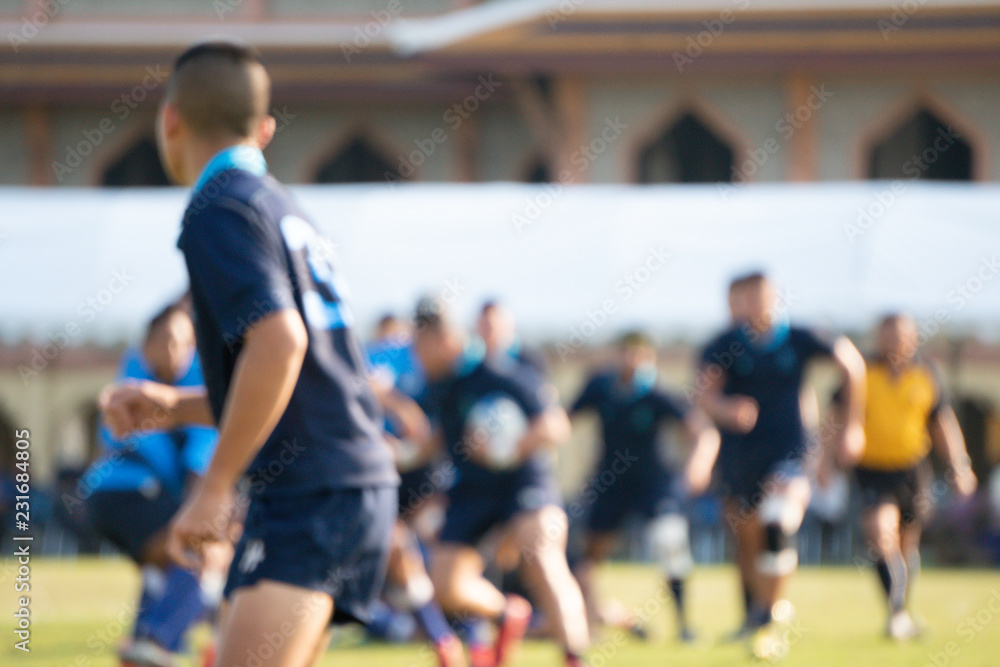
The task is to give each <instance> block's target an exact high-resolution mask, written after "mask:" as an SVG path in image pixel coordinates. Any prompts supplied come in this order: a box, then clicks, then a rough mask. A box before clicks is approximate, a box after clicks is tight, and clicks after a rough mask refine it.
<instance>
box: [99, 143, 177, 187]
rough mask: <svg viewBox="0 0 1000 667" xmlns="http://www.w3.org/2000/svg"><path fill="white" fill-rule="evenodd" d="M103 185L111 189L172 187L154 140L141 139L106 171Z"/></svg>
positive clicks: (102, 180) (102, 179) (102, 181)
mask: <svg viewBox="0 0 1000 667" xmlns="http://www.w3.org/2000/svg"><path fill="white" fill-rule="evenodd" d="M101 185H104V186H105V187H110V188H122V187H148V186H161V185H170V179H169V178H167V174H166V172H164V171H163V165H162V164H161V163H160V155H159V153H158V152H157V150H156V142H155V141H154V140H153V138H152V137H145V138H143V139H140V140H139V141H137V142H136V143H135V144H133V145H132V147H131V148H129V149H128V150H127V151H125V153H123V154H122V156H121V157H119V158H118V159H117V160H115V161H114V163H112V165H111V166H110V167H108V168H107V169H105V170H104V176H103V177H102V178H101Z"/></svg>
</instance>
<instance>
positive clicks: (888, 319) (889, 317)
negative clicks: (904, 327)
mask: <svg viewBox="0 0 1000 667" xmlns="http://www.w3.org/2000/svg"><path fill="white" fill-rule="evenodd" d="M912 321H913V317H912V316H911V315H910V314H909V313H904V312H902V311H892V312H889V313H885V314H883V315H882V317H881V318H880V319H879V322H878V328H879V329H885V328H886V327H890V326H895V325H897V324H902V323H903V322H912Z"/></svg>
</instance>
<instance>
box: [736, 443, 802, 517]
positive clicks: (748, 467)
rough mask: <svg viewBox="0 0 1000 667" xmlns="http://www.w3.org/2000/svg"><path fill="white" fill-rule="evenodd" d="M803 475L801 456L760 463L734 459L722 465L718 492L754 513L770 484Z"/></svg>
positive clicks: (765, 495) (761, 461)
mask: <svg viewBox="0 0 1000 667" xmlns="http://www.w3.org/2000/svg"><path fill="white" fill-rule="evenodd" d="M804 474H805V473H803V472H802V458H801V455H793V456H789V457H785V458H780V459H771V460H766V459H765V460H760V461H753V460H742V461H741V460H738V459H734V460H731V461H728V462H726V463H725V464H724V465H723V468H722V475H721V480H720V482H721V484H720V485H721V487H722V488H721V489H720V491H721V493H722V495H723V496H724V497H726V498H729V499H731V500H735V501H736V502H737V503H739V504H740V505H741V506H742V507H744V508H746V509H756V507H757V506H758V505H760V503H761V501H763V500H764V498H766V497H767V493H768V486H769V485H770V484H772V483H775V482H784V481H787V480H790V479H792V478H795V477H801V476H803V475H804Z"/></svg>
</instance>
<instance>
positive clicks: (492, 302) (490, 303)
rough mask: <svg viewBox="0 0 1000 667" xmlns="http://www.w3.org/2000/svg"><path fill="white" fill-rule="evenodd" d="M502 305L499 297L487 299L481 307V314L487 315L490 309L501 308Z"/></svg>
mask: <svg viewBox="0 0 1000 667" xmlns="http://www.w3.org/2000/svg"><path fill="white" fill-rule="evenodd" d="M500 306H501V303H500V301H499V300H498V299H487V300H486V301H483V305H482V306H480V307H479V314H480V315H485V314H486V313H488V312H489V311H491V310H493V309H494V308H499V307H500Z"/></svg>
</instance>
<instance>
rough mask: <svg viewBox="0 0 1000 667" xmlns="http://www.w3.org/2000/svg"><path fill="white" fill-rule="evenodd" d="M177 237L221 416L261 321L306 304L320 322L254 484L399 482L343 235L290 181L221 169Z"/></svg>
mask: <svg viewBox="0 0 1000 667" xmlns="http://www.w3.org/2000/svg"><path fill="white" fill-rule="evenodd" d="M177 245H178V247H179V248H180V249H181V250H182V251H183V253H184V259H185V260H186V262H187V267H188V272H189V274H190V279H191V298H192V303H193V306H194V315H195V330H196V336H197V341H198V351H199V353H200V355H201V361H202V368H203V371H204V376H205V386H206V388H207V390H208V397H209V401H210V403H211V406H212V411H213V413H214V414H215V418H216V420H218V419H219V418H220V417H221V415H222V409H223V406H224V404H225V401H226V396H227V394H228V392H229V386H230V383H231V381H232V376H233V370H234V367H235V365H236V361H237V358H238V357H239V354H240V350H241V348H242V346H243V341H244V335H245V334H246V332H247V330H248V329H249V328H250V327H252V326H253V324H254V323H255V322H258V321H260V320H261V319H263V318H265V317H267V316H268V315H270V314H272V313H275V312H277V311H280V310H284V309H294V310H297V311H298V312H299V314H300V315H301V316H302V320H303V322H304V323H305V326H306V329H307V331H308V336H309V345H308V349H307V350H306V355H305V359H304V361H303V363H302V370H301V372H300V374H299V378H298V382H297V383H296V385H295V389H294V390H293V392H292V396H291V399H290V400H289V402H288V407H287V408H286V409H285V412H284V414H283V415H282V416H281V419H280V420H279V422H278V424H277V426H275V428H274V431H273V432H272V433H271V435H270V436H269V437H268V438H267V441H266V442H265V443H264V446H263V447H262V448H261V450H260V452H259V454H258V455H257V456H256V458H255V459H254V460H253V462H252V463H251V464H250V466H249V468H248V470H247V474H248V475H250V476H251V492H253V493H257V494H266V495H287V494H293V493H302V492H305V491H308V490H311V489H319V488H333V489H336V488H360V487H364V486H377V485H391V484H396V483H397V482H398V477H397V475H396V472H395V466H394V464H393V460H392V454H391V452H390V450H389V447H388V445H387V444H386V443H385V442H384V440H383V438H382V435H381V429H382V415H381V412H380V410H379V408H378V406H377V403H376V399H375V397H374V395H373V394H372V392H371V390H370V389H369V387H368V382H367V380H366V379H365V368H366V365H365V357H364V355H363V353H362V351H361V347H360V345H359V344H358V341H357V339H356V337H355V334H354V332H353V330H352V317H351V313H350V310H349V309H348V307H347V304H346V303H345V301H344V298H343V297H344V293H345V288H344V285H343V277H342V276H341V274H340V273H339V272H338V271H337V270H336V269H335V268H334V263H333V258H332V257H331V254H332V245H331V244H329V242H328V241H325V239H323V238H322V237H321V236H319V234H318V233H317V231H316V229H315V227H313V225H312V223H310V222H309V221H307V219H306V216H305V215H304V214H303V213H302V211H300V210H299V208H298V206H297V205H296V204H295V202H294V201H293V200H292V198H291V196H290V195H289V193H288V192H287V190H285V189H284V188H283V187H282V186H281V185H280V184H279V183H278V182H277V181H275V180H274V179H272V178H270V177H268V176H266V175H265V176H257V175H255V174H252V173H249V172H248V171H245V170H242V169H228V170H223V171H219V172H218V173H216V174H215V175H214V176H213V177H212V178H211V179H209V180H208V182H207V184H205V186H204V187H203V188H201V189H200V190H199V191H198V193H196V194H195V196H194V197H193V199H192V201H191V203H190V204H189V205H188V208H187V211H186V212H185V214H184V225H183V229H182V231H181V235H180V239H179V240H178V243H177Z"/></svg>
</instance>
